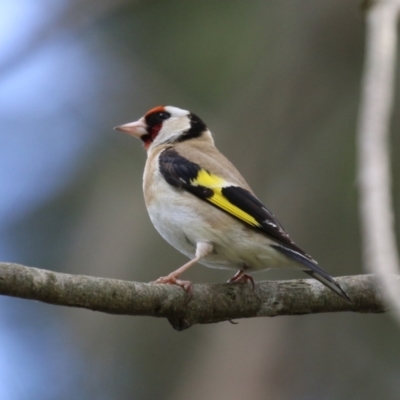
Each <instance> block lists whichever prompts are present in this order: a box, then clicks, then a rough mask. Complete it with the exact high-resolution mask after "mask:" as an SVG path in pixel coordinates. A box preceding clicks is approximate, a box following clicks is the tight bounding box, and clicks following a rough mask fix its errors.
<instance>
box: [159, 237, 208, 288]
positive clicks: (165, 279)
mask: <svg viewBox="0 0 400 400" xmlns="http://www.w3.org/2000/svg"><path fill="white" fill-rule="evenodd" d="M212 251H213V245H212V244H211V243H208V242H199V243H197V245H196V255H195V257H194V258H193V259H192V260H190V261H189V262H187V263H186V264H184V265H182V267H180V268H178V269H177V270H176V271H173V272H171V273H170V274H169V275H167V276H162V277H161V278H158V279H157V280H156V281H154V282H153V283H169V284H171V285H178V286H181V287H182V288H183V289H185V290H186V292H188V293H191V291H192V282H190V281H182V280H180V279H179V277H180V276H181V275H182V274H183V273H184V272H185V271H186V270H187V269H189V268H190V267H191V266H192V265H193V264H196V263H197V262H198V261H199V260H201V259H202V258H204V257H206V256H208V255H209V254H210V253H211V252H212Z"/></svg>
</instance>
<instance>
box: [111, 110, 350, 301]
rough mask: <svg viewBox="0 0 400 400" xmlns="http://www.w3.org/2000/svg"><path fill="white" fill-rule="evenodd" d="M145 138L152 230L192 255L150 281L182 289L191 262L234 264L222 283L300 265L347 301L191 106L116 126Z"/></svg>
mask: <svg viewBox="0 0 400 400" xmlns="http://www.w3.org/2000/svg"><path fill="white" fill-rule="evenodd" d="M114 129H116V130H118V131H122V132H124V133H127V134H129V135H132V136H134V137H135V138H138V139H140V140H141V141H142V142H143V145H144V148H145V149H146V151H147V161H146V165H145V168H144V175H143V192H144V199H145V203H146V207H147V210H148V213H149V216H150V219H151V222H152V223H153V225H154V227H155V228H156V230H157V231H158V232H159V233H160V235H161V236H162V237H163V238H164V239H165V240H166V241H167V242H168V243H169V244H170V245H172V246H173V247H175V248H176V249H177V250H178V251H180V252H181V253H182V254H184V255H185V256H187V257H188V258H189V259H190V261H188V262H187V263H185V264H184V265H182V266H181V267H180V268H178V269H176V270H175V271H173V272H171V273H170V274H168V275H167V276H163V277H160V278H159V279H157V280H156V281H154V283H158V284H174V285H178V286H181V287H182V288H183V289H185V290H186V291H187V292H189V293H190V292H191V291H192V283H191V282H190V281H187V280H182V279H181V275H182V273H183V272H185V271H186V270H188V269H189V268H190V267H192V266H193V265H194V264H196V263H200V264H203V265H205V266H207V267H211V268H223V269H233V270H237V272H236V274H235V275H234V276H233V277H232V278H231V279H230V280H229V281H228V282H250V283H251V284H252V285H253V288H254V279H253V277H252V276H251V275H250V274H249V273H251V272H256V271H260V270H265V269H270V268H281V267H288V268H294V269H298V270H302V271H304V272H305V273H307V274H308V275H310V276H311V277H313V278H315V279H317V280H318V281H320V282H322V283H323V284H324V285H325V286H327V287H328V288H329V289H331V290H332V291H333V292H335V293H336V294H338V295H339V296H340V297H341V298H342V299H344V300H345V301H347V302H349V303H351V299H350V298H349V296H348V295H347V293H346V292H345V291H344V290H343V289H342V287H341V286H340V285H339V284H338V282H337V281H336V280H335V279H334V278H332V277H331V276H330V275H329V274H328V273H327V272H326V271H325V270H323V269H322V268H321V267H320V266H319V265H318V263H317V261H315V260H314V259H313V258H312V257H311V256H310V255H309V254H307V253H306V252H304V251H303V250H302V249H301V248H300V247H298V246H297V245H296V244H295V242H294V241H293V240H292V239H291V238H290V237H289V235H288V233H287V232H286V230H285V229H284V227H283V226H282V224H281V223H280V222H279V221H278V220H277V218H276V217H275V216H274V215H273V214H272V213H271V211H270V210H269V209H268V208H267V207H266V206H265V205H264V204H263V203H262V202H261V201H260V200H259V199H258V197H256V195H255V194H254V192H253V191H252V189H251V188H250V186H249V185H248V184H247V182H246V181H245V179H244V178H243V177H242V175H241V174H240V172H239V171H238V170H237V169H236V167H235V166H234V165H233V164H232V163H231V162H230V161H229V160H228V159H227V158H226V157H225V156H224V155H223V154H222V153H220V152H219V150H218V149H217V148H216V146H215V144H214V139H213V135H212V133H211V131H210V130H209V129H208V127H207V125H206V124H205V123H204V122H203V121H202V120H201V119H200V118H199V117H198V116H197V115H196V114H193V113H191V112H190V111H187V110H184V109H181V108H178V107H174V106H157V107H155V108H152V109H151V110H150V111H148V112H147V113H146V114H145V115H144V116H143V117H141V118H140V119H139V120H137V121H135V122H130V123H126V124H123V125H120V126H117V127H115V128H114Z"/></svg>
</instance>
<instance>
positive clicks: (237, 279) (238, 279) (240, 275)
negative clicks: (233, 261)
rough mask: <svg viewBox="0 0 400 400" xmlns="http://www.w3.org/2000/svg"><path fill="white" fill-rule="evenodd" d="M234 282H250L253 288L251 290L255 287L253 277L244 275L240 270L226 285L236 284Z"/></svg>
mask: <svg viewBox="0 0 400 400" xmlns="http://www.w3.org/2000/svg"><path fill="white" fill-rule="evenodd" d="M236 282H243V283H247V282H250V283H251V286H253V290H254V289H255V287H256V285H255V283H254V279H253V277H252V276H251V275H248V274H245V272H244V271H243V270H242V269H240V270H239V271H238V272H236V274H235V275H234V276H233V277H232V278H231V279H229V280H228V283H236Z"/></svg>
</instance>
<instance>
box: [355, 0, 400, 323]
mask: <svg viewBox="0 0 400 400" xmlns="http://www.w3.org/2000/svg"><path fill="white" fill-rule="evenodd" d="M399 11H400V0H379V1H377V0H374V1H371V2H370V3H369V6H368V9H367V15H366V34H367V35H366V56H365V66H364V76H363V82H362V92H361V103H360V110H359V118H358V137H357V148H358V182H359V189H360V216H361V226H362V239H363V253H364V264H365V266H366V268H367V270H368V271H369V272H373V273H376V274H377V277H378V278H379V279H380V281H381V282H382V284H383V285H384V287H385V290H384V291H383V293H384V294H385V298H386V299H388V300H389V302H390V303H391V304H392V306H393V309H394V310H396V315H397V317H398V320H399V319H400V300H399V294H400V293H399V287H398V285H397V282H392V277H393V275H396V274H398V273H399V255H398V251H397V240H396V234H395V229H394V212H393V206H392V196H391V181H392V179H391V173H390V153H389V148H390V146H389V143H388V142H389V132H390V117H391V112H392V108H393V98H394V88H395V71H396V69H395V66H396V50H397V22H398V18H399Z"/></svg>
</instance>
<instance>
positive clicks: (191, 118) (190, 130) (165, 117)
mask: <svg viewBox="0 0 400 400" xmlns="http://www.w3.org/2000/svg"><path fill="white" fill-rule="evenodd" d="M114 129H117V130H119V131H122V132H125V133H128V134H129V135H132V136H134V137H136V138H138V139H141V140H142V141H143V144H144V147H145V148H146V149H147V150H149V148H152V147H155V146H157V145H160V144H166V143H171V144H172V143H177V142H183V141H185V140H189V139H196V138H200V137H202V136H207V137H209V138H211V133H210V131H209V130H208V129H207V126H206V125H205V123H204V122H203V121H202V120H201V119H200V118H199V117H197V116H196V115H194V114H192V113H191V112H189V111H187V110H182V109H181V108H178V107H173V106H158V107H155V108H152V109H151V110H150V111H148V112H147V113H146V114H145V115H144V116H143V117H142V118H140V119H139V120H137V121H135V122H130V123H127V124H124V125H120V126H117V127H115V128H114Z"/></svg>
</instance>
